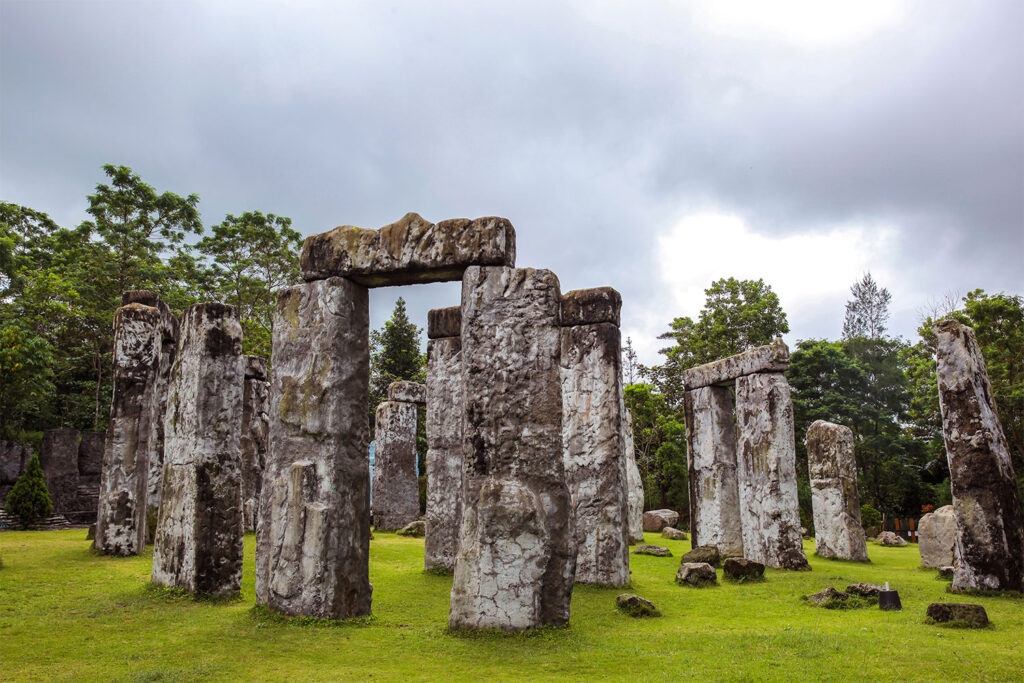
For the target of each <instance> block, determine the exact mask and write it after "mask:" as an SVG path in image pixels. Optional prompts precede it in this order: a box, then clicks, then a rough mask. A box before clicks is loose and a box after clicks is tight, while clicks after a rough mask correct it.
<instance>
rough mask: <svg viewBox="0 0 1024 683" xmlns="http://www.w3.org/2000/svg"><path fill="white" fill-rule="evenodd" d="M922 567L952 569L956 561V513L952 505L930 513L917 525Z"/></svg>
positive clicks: (918, 547)
mask: <svg viewBox="0 0 1024 683" xmlns="http://www.w3.org/2000/svg"><path fill="white" fill-rule="evenodd" d="M917 549H918V552H920V553H921V566H922V567H935V568H941V567H950V566H952V565H953V564H954V563H955V559H956V553H955V549H956V513H955V512H954V511H953V506H952V505H943V506H942V507H940V508H939V509H938V510H936V511H935V512H929V513H928V514H927V515H925V516H923V517H922V518H921V519H920V520H919V521H918V523H917Z"/></svg>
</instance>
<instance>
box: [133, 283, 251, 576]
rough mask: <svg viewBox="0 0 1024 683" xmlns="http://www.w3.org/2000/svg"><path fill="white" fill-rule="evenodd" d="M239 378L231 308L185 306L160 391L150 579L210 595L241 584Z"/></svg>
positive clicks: (237, 333)
mask: <svg viewBox="0 0 1024 683" xmlns="http://www.w3.org/2000/svg"><path fill="white" fill-rule="evenodd" d="M243 380H244V378H243V365H242V325H241V323H240V322H239V320H238V311H237V309H235V307H234V306H228V305H225V304H221V303H202V304H195V305H194V306H190V307H189V308H188V309H187V310H186V311H185V313H184V314H183V316H182V323H181V347H180V352H179V353H178V356H177V358H176V359H175V363H174V367H173V368H172V370H171V376H170V381H169V383H168V389H167V412H166V414H165V416H164V422H165V424H164V470H163V487H164V488H163V495H162V496H161V500H160V515H159V518H158V521H157V529H156V539H155V541H154V544H153V575H152V579H153V583H155V584H158V585H162V586H172V587H176V588H182V589H184V590H187V591H189V592H192V593H205V594H210V595H235V594H237V593H238V592H239V590H240V589H241V582H242V535H243V533H244V519H243V507H242V446H241V439H242V385H243Z"/></svg>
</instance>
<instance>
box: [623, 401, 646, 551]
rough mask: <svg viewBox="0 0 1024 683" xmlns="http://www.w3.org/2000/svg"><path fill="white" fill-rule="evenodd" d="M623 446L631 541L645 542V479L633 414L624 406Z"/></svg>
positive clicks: (631, 542)
mask: <svg viewBox="0 0 1024 683" xmlns="http://www.w3.org/2000/svg"><path fill="white" fill-rule="evenodd" d="M622 435H623V446H624V448H625V449H626V485H627V486H628V487H629V542H630V544H633V543H643V542H644V480H643V477H641V476H640V468H639V467H638V466H637V464H636V444H635V443H634V441H633V415H632V414H630V412H629V409H628V408H626V407H625V405H623V407H622Z"/></svg>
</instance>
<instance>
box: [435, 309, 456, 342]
mask: <svg viewBox="0 0 1024 683" xmlns="http://www.w3.org/2000/svg"><path fill="white" fill-rule="evenodd" d="M461 334H462V308H461V307H459V306H449V307H448V308H433V309H431V310H429V311H427V339H445V338H447V337H458V336H460V335H461Z"/></svg>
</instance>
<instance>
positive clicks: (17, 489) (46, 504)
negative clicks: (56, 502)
mask: <svg viewBox="0 0 1024 683" xmlns="http://www.w3.org/2000/svg"><path fill="white" fill-rule="evenodd" d="M5 509H6V510H7V512H8V514H11V515H13V516H14V517H15V518H16V519H17V520H18V523H19V524H21V526H22V527H24V528H26V529H27V528H29V527H30V526H32V525H33V524H36V523H37V522H41V521H42V520H44V519H46V518H47V517H49V516H50V515H52V514H53V502H52V501H51V500H50V492H49V491H47V490H46V478H45V477H44V476H43V467H42V465H40V464H39V456H38V455H36V454H33V455H32V458H31V459H30V460H29V461H28V466H27V467H26V468H25V471H24V472H23V473H22V475H21V476H20V477H18V481H17V482H15V484H14V488H12V489H11V491H10V493H8V494H7V505H6V506H5Z"/></svg>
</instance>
